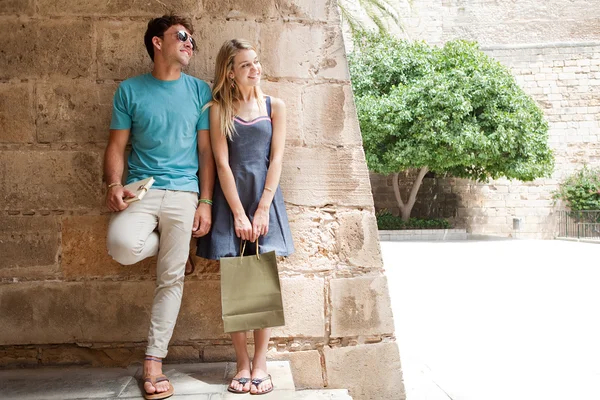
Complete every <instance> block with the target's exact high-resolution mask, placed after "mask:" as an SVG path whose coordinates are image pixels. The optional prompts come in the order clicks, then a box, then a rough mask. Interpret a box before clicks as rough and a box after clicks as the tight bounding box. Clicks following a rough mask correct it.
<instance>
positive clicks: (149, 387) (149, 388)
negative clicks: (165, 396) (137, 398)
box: [144, 382, 156, 394]
mask: <svg viewBox="0 0 600 400" xmlns="http://www.w3.org/2000/svg"><path fill="white" fill-rule="evenodd" d="M144 390H145V391H146V393H150V394H152V393H154V392H156V388H155V387H154V386H152V384H151V383H150V382H144Z"/></svg>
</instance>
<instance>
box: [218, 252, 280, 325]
mask: <svg viewBox="0 0 600 400" xmlns="http://www.w3.org/2000/svg"><path fill="white" fill-rule="evenodd" d="M240 247H241V249H240V250H241V251H240V256H239V257H221V306H222V310H223V315H222V316H223V326H224V328H225V332H227V333H229V332H239V331H248V330H252V329H262V328H269V327H273V326H282V325H285V319H284V315H283V301H282V299H281V286H280V283H279V272H278V270H277V258H276V255H275V252H274V251H270V252H268V253H262V254H259V249H258V248H259V246H258V241H257V242H256V255H254V254H252V255H246V256H244V251H245V248H246V242H245V241H244V242H243V244H240Z"/></svg>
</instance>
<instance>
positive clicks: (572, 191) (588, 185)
mask: <svg viewBox="0 0 600 400" xmlns="http://www.w3.org/2000/svg"><path fill="white" fill-rule="evenodd" d="M554 198H555V199H557V200H558V199H560V200H563V201H564V202H565V203H566V205H567V206H568V207H569V208H570V209H571V210H573V211H585V210H600V169H599V168H596V169H592V168H589V167H587V166H584V167H583V168H581V169H580V170H578V171H575V172H574V173H573V174H572V175H569V176H568V177H566V178H565V179H564V180H563V181H562V182H561V184H560V186H559V188H558V190H557V191H556V192H555V193H554Z"/></svg>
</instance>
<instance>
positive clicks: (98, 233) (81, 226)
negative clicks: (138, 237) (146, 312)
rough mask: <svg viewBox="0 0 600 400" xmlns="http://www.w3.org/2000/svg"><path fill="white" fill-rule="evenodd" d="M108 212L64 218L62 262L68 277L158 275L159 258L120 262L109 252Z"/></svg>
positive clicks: (64, 272)
mask: <svg viewBox="0 0 600 400" xmlns="http://www.w3.org/2000/svg"><path fill="white" fill-rule="evenodd" d="M108 221H109V216H108V215H102V216H101V215H88V216H71V217H65V218H63V221H62V262H61V269H62V271H63V274H64V276H65V278H67V279H80V278H84V277H85V278H97V277H102V278H108V277H112V278H117V277H118V278H130V279H132V278H133V279H140V277H142V276H148V275H152V276H156V257H150V258H147V259H145V260H143V261H140V262H139V263H137V264H134V265H121V264H119V263H118V262H116V261H114V260H113V259H112V257H110V256H109V255H108V250H107V249H106V234H107V229H108Z"/></svg>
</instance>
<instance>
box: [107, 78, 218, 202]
mask: <svg viewBox="0 0 600 400" xmlns="http://www.w3.org/2000/svg"><path fill="white" fill-rule="evenodd" d="M211 99H212V94H211V91H210V88H209V86H208V85H207V84H206V82H204V81H202V80H200V79H197V78H194V77H192V76H189V75H186V74H184V73H181V77H180V78H179V79H177V80H175V81H161V80H159V79H156V78H155V77H153V76H152V74H150V73H149V74H145V75H140V76H136V77H134V78H130V79H127V80H125V81H123V82H121V84H120V85H119V87H118V89H117V91H116V93H115V97H114V101H113V112H112V121H111V123H110V129H130V131H131V134H130V140H131V153H130V154H129V159H128V162H127V164H128V168H129V174H128V176H127V183H131V182H135V181H138V180H141V179H145V178H147V177H149V176H153V177H154V179H155V180H156V182H155V183H154V185H153V186H152V187H153V188H156V189H170V190H182V191H189V192H198V176H197V172H198V131H199V130H204V129H208V128H209V125H208V109H207V110H205V111H204V112H203V111H202V107H204V105H205V104H206V103H208V102H209V101H210V100H211Z"/></svg>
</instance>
